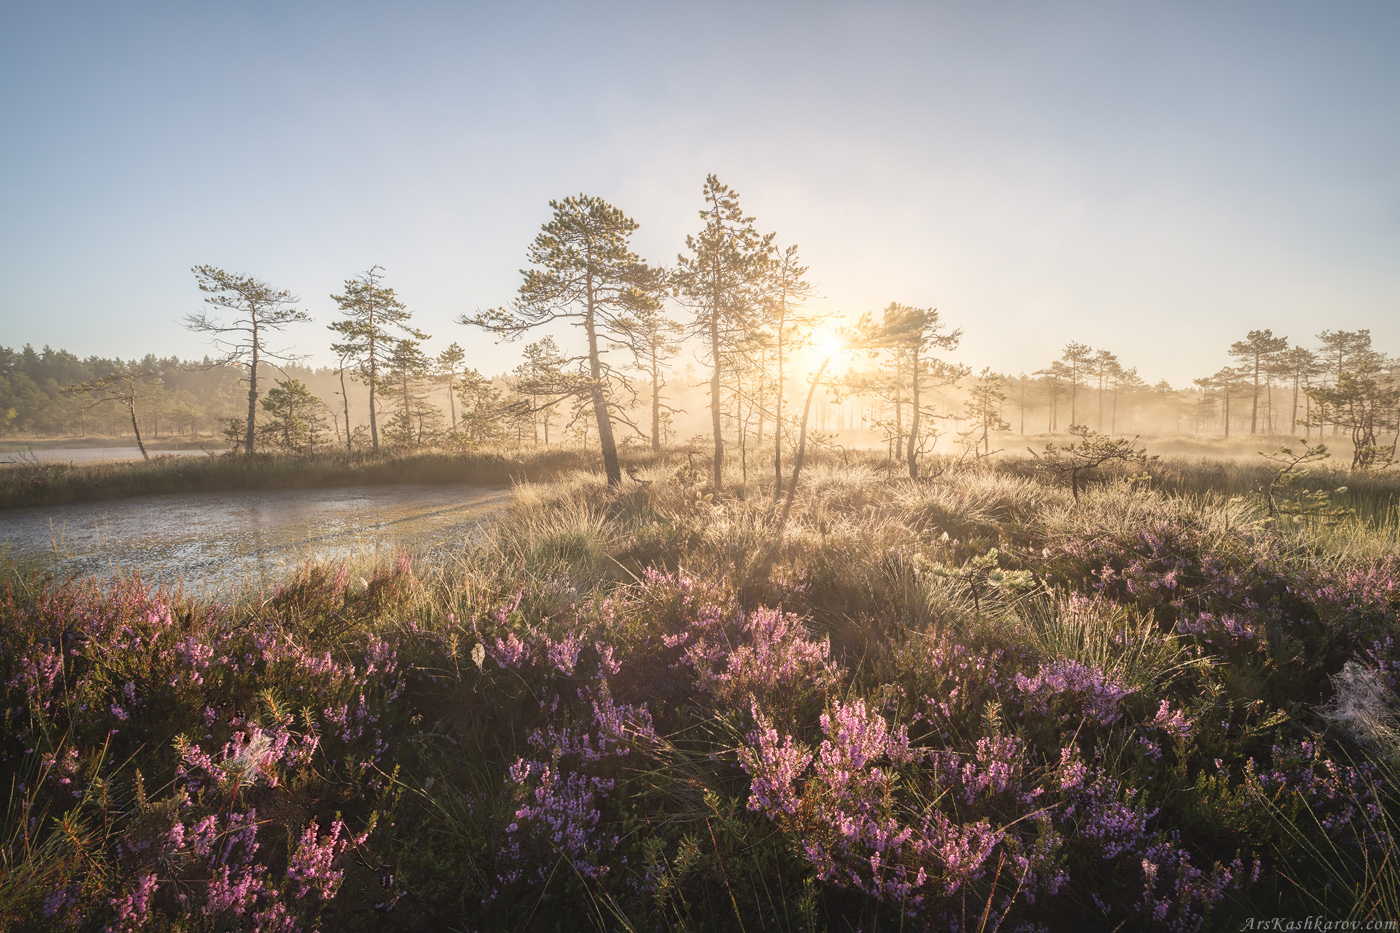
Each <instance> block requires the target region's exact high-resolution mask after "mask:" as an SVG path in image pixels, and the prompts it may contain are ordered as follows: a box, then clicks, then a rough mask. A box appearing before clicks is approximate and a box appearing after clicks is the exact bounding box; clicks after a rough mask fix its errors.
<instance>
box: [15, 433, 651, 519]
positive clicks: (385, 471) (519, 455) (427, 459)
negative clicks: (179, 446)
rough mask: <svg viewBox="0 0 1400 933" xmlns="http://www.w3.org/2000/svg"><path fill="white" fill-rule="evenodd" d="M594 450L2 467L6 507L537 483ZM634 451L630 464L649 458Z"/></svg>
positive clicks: (588, 462) (580, 465)
mask: <svg viewBox="0 0 1400 933" xmlns="http://www.w3.org/2000/svg"><path fill="white" fill-rule="evenodd" d="M597 459H598V458H597V456H596V455H590V454H588V453H585V452H583V451H581V450H577V449H571V448H558V447H556V448H545V449H539V450H532V451H527V452H522V451H518V450H505V449H502V450H477V451H457V450H438V449H428V450H414V451H389V450H386V451H385V452H384V453H382V454H380V455H377V456H376V455H374V454H371V453H368V452H358V453H354V454H348V453H345V452H343V451H334V452H325V453H317V454H293V453H258V454H254V455H253V456H251V457H250V456H246V455H237V456H234V455H223V456H208V457H189V456H156V457H154V458H153V459H151V460H149V461H140V460H132V461H116V462H103V463H93V464H68V463H55V462H38V463H32V462H25V463H11V464H6V465H3V466H0V509H4V508H17V507H21V506H36V505H59V504H62V503H65V502H78V501H83V500H91V499H120V498H125V497H128V496H146V495H159V494H162V493H190V492H220V491H226V490H231V489H312V488H317V487H329V486H358V485H380V484H391V483H483V484H506V483H512V482H537V481H541V480H546V479H551V478H553V477H556V476H560V475H562V474H564V473H566V472H569V471H571V470H579V469H586V468H590V467H593V466H594V465H595V464H594V461H595V460H597ZM651 460H652V456H651V454H650V452H649V451H648V452H645V453H633V454H632V455H631V457H630V458H629V459H628V463H629V464H640V465H645V464H647V463H649V462H651Z"/></svg>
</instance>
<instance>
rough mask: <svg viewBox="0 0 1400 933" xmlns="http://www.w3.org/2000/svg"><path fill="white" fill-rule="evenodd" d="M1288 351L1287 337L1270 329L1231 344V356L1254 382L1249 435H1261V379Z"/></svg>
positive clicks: (1256, 331)
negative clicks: (1276, 334) (1282, 354)
mask: <svg viewBox="0 0 1400 933" xmlns="http://www.w3.org/2000/svg"><path fill="white" fill-rule="evenodd" d="M1287 349H1288V338H1287V337H1275V336H1274V332H1273V331H1272V330H1269V329H1267V328H1266V329H1264V330H1252V331H1250V332H1249V333H1248V334H1246V335H1245V339H1244V340H1236V341H1235V342H1234V343H1232V344H1230V355H1231V356H1233V357H1234V358H1235V359H1237V360H1239V361H1240V362H1241V364H1242V366H1243V367H1244V370H1245V371H1246V372H1248V373H1249V374H1250V375H1251V376H1252V377H1253V380H1254V392H1253V394H1252V395H1251V400H1250V409H1249V433H1250V434H1258V433H1259V377H1260V376H1262V375H1264V374H1265V372H1266V371H1267V370H1268V368H1269V365H1270V362H1271V361H1272V360H1274V359H1275V358H1276V357H1277V356H1278V355H1279V354H1281V353H1283V352H1284V351H1285V350H1287Z"/></svg>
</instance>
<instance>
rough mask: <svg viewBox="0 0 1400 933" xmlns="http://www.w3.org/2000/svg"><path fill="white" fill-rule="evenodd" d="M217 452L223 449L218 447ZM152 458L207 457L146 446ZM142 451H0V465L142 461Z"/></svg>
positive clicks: (107, 448)
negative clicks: (36, 462)
mask: <svg viewBox="0 0 1400 933" xmlns="http://www.w3.org/2000/svg"><path fill="white" fill-rule="evenodd" d="M211 449H213V450H215V452H220V451H222V449H223V448H221V447H218V446H217V445H215V446H213V447H212V448H211ZM146 450H147V451H148V452H149V453H150V455H151V456H152V457H206V456H208V454H207V453H206V452H205V451H203V450H157V449H156V448H154V447H151V446H150V445H149V444H148V445H146ZM140 459H141V451H140V449H139V448H136V447H48V448H42V447H41V448H35V449H32V450H31V449H27V448H26V449H22V450H8V451H0V463H20V462H24V461H32V460H38V461H40V462H43V463H48V462H50V461H52V462H55V463H96V462H97V461H99V460H140Z"/></svg>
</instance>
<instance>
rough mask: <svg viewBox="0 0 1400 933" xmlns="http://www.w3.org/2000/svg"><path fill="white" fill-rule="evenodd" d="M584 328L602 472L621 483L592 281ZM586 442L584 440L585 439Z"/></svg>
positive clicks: (609, 479)
mask: <svg viewBox="0 0 1400 933" xmlns="http://www.w3.org/2000/svg"><path fill="white" fill-rule="evenodd" d="M583 323H584V330H586V331H587V332H588V374H589V376H590V377H591V382H592V385H591V386H590V388H591V390H592V396H593V414H594V417H596V418H597V421H598V442H599V445H600V446H601V447H602V448H603V472H605V473H606V474H607V477H608V485H609V486H621V485H622V466H621V464H620V463H619V462H618V459H617V443H616V442H615V441H614V440H613V430H612V418H611V417H610V416H609V415H608V401H607V399H606V398H605V397H604V396H603V365H602V363H601V362H600V361H599V359H598V335H597V332H596V331H595V330H594V329H593V283H592V282H591V281H590V282H589V284H588V316H587V317H586V318H584V322H583ZM585 443H586V441H585Z"/></svg>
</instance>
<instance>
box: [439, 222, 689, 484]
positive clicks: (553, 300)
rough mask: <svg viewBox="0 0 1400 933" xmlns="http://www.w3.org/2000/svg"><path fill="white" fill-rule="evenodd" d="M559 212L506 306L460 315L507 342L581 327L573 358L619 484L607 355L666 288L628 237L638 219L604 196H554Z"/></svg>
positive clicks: (608, 467) (606, 463)
mask: <svg viewBox="0 0 1400 933" xmlns="http://www.w3.org/2000/svg"><path fill="white" fill-rule="evenodd" d="M549 207H550V209H551V210H552V211H553V212H554V216H553V217H552V218H551V219H550V220H549V221H548V222H547V223H545V224H544V225H543V227H542V228H541V230H540V233H539V235H538V236H536V237H535V240H534V242H533V243H532V244H531V245H530V248H529V250H528V252H527V257H528V259H529V262H530V263H531V265H532V266H533V268H530V269H526V270H524V272H523V275H524V276H525V281H524V282H523V283H521V285H520V291H519V293H518V294H517V296H516V300H515V302H514V303H513V304H512V306H511V307H510V308H509V309H505V308H494V309H490V310H488V311H485V312H480V313H477V314H473V315H463V316H462V317H461V318H459V323H463V324H469V325H472V326H474V327H481V328H484V329H486V330H489V331H491V332H492V333H495V334H496V335H498V336H500V337H501V338H503V339H506V340H514V339H518V338H519V337H520V336H521V335H523V334H524V333H526V332H527V331H528V330H530V329H531V328H534V327H539V326H540V325H542V324H548V323H551V322H553V321H560V320H566V321H570V322H571V323H573V324H574V326H576V327H579V328H581V329H582V330H583V332H584V337H585V341H586V343H585V346H586V350H585V352H584V353H583V354H581V355H579V356H576V357H572V358H570V360H571V361H578V362H580V363H582V364H583V365H584V367H585V372H586V377H585V378H586V387H585V388H586V392H587V395H588V398H589V400H590V401H591V402H592V408H593V417H594V419H595V421H596V422H597V426H598V439H599V443H600V445H601V447H602V451H603V468H604V471H605V472H606V473H607V477H608V484H609V485H612V486H617V485H620V484H621V483H622V467H621V464H620V463H619V461H618V456H617V441H616V439H615V438H614V436H613V420H612V414H611V411H610V409H609V406H610V404H611V403H610V402H609V396H610V394H611V388H612V384H613V383H614V382H617V381H621V377H620V376H619V375H618V374H616V373H614V372H613V370H612V368H611V367H610V366H608V365H607V362H606V360H605V359H604V356H603V354H604V352H605V351H606V349H607V343H608V341H609V340H612V341H614V342H617V341H619V340H621V339H622V337H623V335H624V334H625V328H624V326H623V321H625V320H626V319H628V318H629V317H630V316H631V315H632V314H633V313H635V312H636V311H637V310H638V309H639V308H640V307H643V306H645V305H646V304H647V303H649V302H651V301H653V300H654V297H653V296H655V295H656V294H657V293H658V292H660V291H661V290H662V288H663V285H664V280H663V277H662V275H661V274H660V272H659V271H657V270H655V269H652V268H651V267H649V266H647V265H646V264H645V263H644V262H642V260H641V258H640V257H639V256H638V255H637V254H636V253H634V252H633V251H632V248H631V246H630V244H629V240H630V238H631V235H632V233H633V232H635V231H636V229H637V223H636V221H634V220H632V218H630V217H628V216H627V215H626V214H624V213H622V211H620V210H618V209H617V208H615V207H613V206H612V205H611V204H609V203H607V202H606V201H604V200H602V199H601V198H596V197H590V196H587V195H579V196H578V197H576V198H565V199H564V200H563V201H550V202H549Z"/></svg>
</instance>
